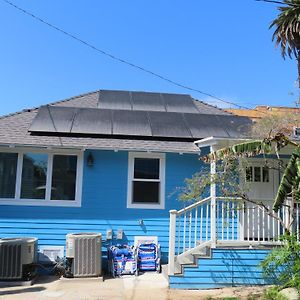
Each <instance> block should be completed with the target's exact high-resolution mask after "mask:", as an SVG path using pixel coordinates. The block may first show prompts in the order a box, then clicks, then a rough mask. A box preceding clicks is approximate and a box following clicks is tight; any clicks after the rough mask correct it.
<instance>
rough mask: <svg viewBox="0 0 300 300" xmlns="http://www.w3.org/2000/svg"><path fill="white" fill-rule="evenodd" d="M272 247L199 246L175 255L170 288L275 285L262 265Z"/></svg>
mask: <svg viewBox="0 0 300 300" xmlns="http://www.w3.org/2000/svg"><path fill="white" fill-rule="evenodd" d="M269 251H270V249H266V248H264V249H261V248H256V249H249V247H247V248H245V247H244V248H242V247H230V248H229V247H226V248H223V247H222V248H211V245H200V246H198V247H196V248H194V249H191V250H189V251H187V252H185V253H183V254H181V255H179V256H178V257H177V258H176V261H175V272H174V273H175V274H174V275H171V276H169V286H170V288H177V289H208V288H221V287H229V286H230V287H231V286H241V285H264V284H272V283H273V282H272V280H270V279H265V278H264V277H263V274H262V270H261V268H260V267H259V264H260V262H261V261H262V260H264V258H265V257H266V255H267V254H268V253H269Z"/></svg>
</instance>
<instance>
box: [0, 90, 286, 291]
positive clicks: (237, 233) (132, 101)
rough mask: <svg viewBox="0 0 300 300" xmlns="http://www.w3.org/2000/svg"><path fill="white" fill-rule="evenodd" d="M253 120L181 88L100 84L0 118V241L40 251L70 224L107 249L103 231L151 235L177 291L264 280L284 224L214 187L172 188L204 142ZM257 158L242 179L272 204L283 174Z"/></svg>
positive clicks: (232, 135)
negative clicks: (196, 192)
mask: <svg viewBox="0 0 300 300" xmlns="http://www.w3.org/2000/svg"><path fill="white" fill-rule="evenodd" d="M250 125H251V122H250V120H249V119H248V118H245V117H240V116H234V115H232V114H230V113H228V112H225V111H223V110H220V109H218V108H215V107H212V106H210V105H208V104H206V103H203V102H200V101H197V100H194V99H192V98H191V97H190V96H188V95H179V94H164V93H145V92H128V91H105V90H101V91H97V92H92V93H88V94H84V95H80V96H77V97H73V98H70V99H67V100H63V101H59V102H55V103H51V104H49V105H47V106H41V107H39V108H34V109H26V110H24V111H21V112H17V113H14V114H11V115H7V116H3V117H1V118H0V237H17V236H33V237H37V238H38V241H39V245H40V247H41V246H43V247H47V246H64V245H65V238H66V234H68V233H70V232H90V231H92V232H101V233H102V236H103V239H104V244H103V253H104V256H105V254H106V250H105V247H106V246H108V245H109V244H110V243H111V242H110V241H106V240H105V238H106V232H107V230H108V229H112V230H113V234H114V235H113V241H112V243H133V240H134V236H137V235H139V236H140V235H149V236H153V235H154V236H158V240H159V242H160V244H161V249H162V260H163V262H164V263H166V262H167V261H169V266H168V272H169V278H170V287H172V288H210V287H221V286H230V285H236V284H237V285H241V284H264V283H266V281H265V280H264V279H263V278H262V274H261V271H260V270H259V269H258V268H257V264H258V263H259V262H260V261H261V260H262V259H263V258H264V257H265V255H266V254H267V253H268V249H269V248H266V247H265V248H264V249H262V248H261V244H262V243H263V244H264V245H265V246H266V245H271V246H272V245H274V244H276V240H277V238H278V235H279V234H280V231H281V227H280V224H279V225H278V224H277V223H274V221H270V219H269V218H268V216H266V215H264V214H261V213H260V211H258V210H256V209H253V208H251V207H250V208H247V207H245V209H244V210H242V211H241V210H236V209H235V207H234V204H230V205H231V207H232V210H231V211H230V212H229V210H224V207H225V206H224V201H223V199H222V198H218V197H216V188H215V187H214V186H212V187H211V191H210V194H209V195H207V196H208V197H207V198H206V199H204V200H202V201H200V202H198V203H196V204H194V205H192V206H189V207H185V204H184V203H181V202H180V201H178V199H177V196H178V193H176V191H178V187H181V186H183V185H184V179H185V178H189V177H191V176H192V175H193V174H194V173H195V172H198V171H200V170H201V168H203V166H204V165H203V162H202V161H200V160H199V155H200V151H199V150H201V154H207V153H209V152H210V151H212V150H215V149H217V148H218V147H223V146H226V145H228V144H231V143H234V142H236V141H238V140H240V139H242V138H245V136H244V135H245V132H247V130H248V127H249V126H250ZM261 161H262V159H256V160H253V161H252V168H251V169H250V170H251V176H249V178H250V179H249V184H250V185H251V187H252V191H253V197H254V198H255V199H263V200H264V201H271V200H272V199H273V196H274V193H275V192H276V187H277V186H278V181H279V176H278V174H277V173H276V172H277V171H276V170H273V169H270V170H268V171H265V169H264V168H263V167H262V163H261ZM211 171H212V172H214V171H215V169H214V166H213V164H212V166H211ZM252 179H253V180H252ZM184 207H185V208H184ZM170 210H171V214H170V215H169V211H170ZM169 224H171V225H170V226H169ZM119 229H122V230H123V233H124V234H123V237H122V239H121V240H117V235H116V233H117V232H118V230H119Z"/></svg>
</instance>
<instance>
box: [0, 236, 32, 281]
mask: <svg viewBox="0 0 300 300" xmlns="http://www.w3.org/2000/svg"><path fill="white" fill-rule="evenodd" d="M36 250H37V239H36V238H5V239H0V280H16V279H22V276H23V267H24V265H29V264H32V263H33V262H35V260H36Z"/></svg>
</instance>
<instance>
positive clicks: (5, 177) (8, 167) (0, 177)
mask: <svg viewBox="0 0 300 300" xmlns="http://www.w3.org/2000/svg"><path fill="white" fill-rule="evenodd" d="M17 162H18V154H17V153H0V198H14V197H15V187H16V173H17Z"/></svg>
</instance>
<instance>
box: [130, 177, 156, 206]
mask: <svg viewBox="0 0 300 300" xmlns="http://www.w3.org/2000/svg"><path fill="white" fill-rule="evenodd" d="M159 184H160V183H159V182H142V181H133V197H132V203H159Z"/></svg>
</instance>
